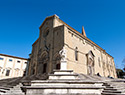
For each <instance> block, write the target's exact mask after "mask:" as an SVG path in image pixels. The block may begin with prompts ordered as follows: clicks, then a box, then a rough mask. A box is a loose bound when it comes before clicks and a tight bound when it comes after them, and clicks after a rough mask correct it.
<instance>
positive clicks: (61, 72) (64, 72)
mask: <svg viewBox="0 0 125 95" xmlns="http://www.w3.org/2000/svg"><path fill="white" fill-rule="evenodd" d="M53 72H54V74H73V70H54V71H53Z"/></svg>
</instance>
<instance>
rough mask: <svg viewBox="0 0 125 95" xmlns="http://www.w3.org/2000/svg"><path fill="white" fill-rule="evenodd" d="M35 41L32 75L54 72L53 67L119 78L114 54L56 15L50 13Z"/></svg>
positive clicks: (30, 73) (30, 70) (31, 60)
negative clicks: (110, 53)
mask: <svg viewBox="0 0 125 95" xmlns="http://www.w3.org/2000/svg"><path fill="white" fill-rule="evenodd" d="M39 30H40V33H39V38H38V39H37V40H36V41H35V42H34V43H33V45H32V53H31V55H30V56H31V58H30V62H29V71H28V73H29V75H33V74H44V73H52V72H53V70H54V69H58V70H74V72H76V73H83V74H88V75H94V74H98V75H101V76H105V77H108V76H110V77H114V78H116V77H117V76H116V70H115V63H114V58H113V57H112V56H111V55H109V54H108V53H107V52H106V51H105V50H104V49H103V48H101V47H100V46H99V45H97V44H96V43H94V42H93V41H91V40H90V39H88V38H87V36H86V33H85V30H84V28H82V33H80V32H78V31H76V30H75V29H73V28H72V27H71V26H69V25H68V24H66V23H65V22H63V21H62V20H61V19H59V17H58V16H57V15H53V16H50V17H47V18H46V19H45V20H44V22H43V23H42V25H41V26H40V27H39Z"/></svg>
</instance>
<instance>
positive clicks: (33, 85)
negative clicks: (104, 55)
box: [0, 70, 125, 95]
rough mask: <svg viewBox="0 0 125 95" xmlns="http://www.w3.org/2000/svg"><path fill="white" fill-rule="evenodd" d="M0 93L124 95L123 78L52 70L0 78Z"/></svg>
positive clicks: (28, 94)
mask: <svg viewBox="0 0 125 95" xmlns="http://www.w3.org/2000/svg"><path fill="white" fill-rule="evenodd" d="M0 95H125V80H122V79H109V78H105V77H99V76H96V75H95V76H89V75H85V74H76V73H74V72H73V70H54V72H53V74H48V75H47V76H46V75H37V76H35V75H33V76H27V77H19V78H12V79H5V80H0Z"/></svg>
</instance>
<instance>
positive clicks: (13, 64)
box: [0, 54, 27, 79]
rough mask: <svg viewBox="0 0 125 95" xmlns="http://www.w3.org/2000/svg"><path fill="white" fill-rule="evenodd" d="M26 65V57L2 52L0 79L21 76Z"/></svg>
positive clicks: (0, 57) (0, 55) (0, 56)
mask: <svg viewBox="0 0 125 95" xmlns="http://www.w3.org/2000/svg"><path fill="white" fill-rule="evenodd" d="M26 66H27V59H26V58H21V57H16V56H11V55H6V54H0V79H5V78H14V77H21V76H23V74H24V72H25V69H26Z"/></svg>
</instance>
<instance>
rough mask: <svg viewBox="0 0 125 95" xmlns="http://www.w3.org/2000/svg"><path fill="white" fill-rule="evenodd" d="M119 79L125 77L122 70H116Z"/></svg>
mask: <svg viewBox="0 0 125 95" xmlns="http://www.w3.org/2000/svg"><path fill="white" fill-rule="evenodd" d="M116 73H117V77H118V78H123V77H124V76H125V72H124V71H123V70H121V69H116Z"/></svg>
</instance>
